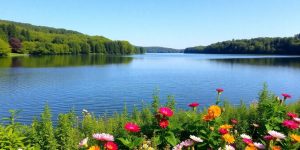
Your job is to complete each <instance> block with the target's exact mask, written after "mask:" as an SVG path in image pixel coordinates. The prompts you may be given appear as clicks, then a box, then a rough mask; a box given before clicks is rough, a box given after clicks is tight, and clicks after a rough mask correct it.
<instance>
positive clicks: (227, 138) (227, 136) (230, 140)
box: [222, 133, 235, 144]
mask: <svg viewBox="0 0 300 150" xmlns="http://www.w3.org/2000/svg"><path fill="white" fill-rule="evenodd" d="M222 137H223V139H224V141H225V142H227V143H229V144H232V143H234V141H235V139H234V137H233V136H232V135H230V134H228V133H227V134H224V135H222Z"/></svg>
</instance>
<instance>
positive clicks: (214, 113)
mask: <svg viewBox="0 0 300 150" xmlns="http://www.w3.org/2000/svg"><path fill="white" fill-rule="evenodd" d="M208 114H210V115H212V116H214V118H217V117H219V116H220V115H221V108H220V107H219V106H217V105H212V106H210V107H209V108H208Z"/></svg>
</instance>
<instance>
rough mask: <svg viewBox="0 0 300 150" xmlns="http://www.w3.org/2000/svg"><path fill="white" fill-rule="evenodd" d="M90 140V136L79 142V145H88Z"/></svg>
mask: <svg viewBox="0 0 300 150" xmlns="http://www.w3.org/2000/svg"><path fill="white" fill-rule="evenodd" d="M88 140H89V138H88V137H87V138H84V139H83V140H81V141H80V143H79V147H88V145H87V142H88Z"/></svg>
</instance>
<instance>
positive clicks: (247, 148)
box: [245, 146, 258, 150]
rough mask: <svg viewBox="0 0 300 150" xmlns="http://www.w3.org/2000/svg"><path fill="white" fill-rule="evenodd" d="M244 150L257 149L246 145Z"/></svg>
mask: <svg viewBox="0 0 300 150" xmlns="http://www.w3.org/2000/svg"><path fill="white" fill-rule="evenodd" d="M245 150H258V149H257V148H256V147H255V146H247V147H246V148H245Z"/></svg>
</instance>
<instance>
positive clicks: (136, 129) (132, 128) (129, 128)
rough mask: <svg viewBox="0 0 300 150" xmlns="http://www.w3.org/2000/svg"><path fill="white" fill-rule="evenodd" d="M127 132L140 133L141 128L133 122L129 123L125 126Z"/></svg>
mask: <svg viewBox="0 0 300 150" xmlns="http://www.w3.org/2000/svg"><path fill="white" fill-rule="evenodd" d="M124 128H125V130H127V131H129V132H139V131H140V127H139V126H138V125H137V124H135V123H132V122H128V123H126V124H125V126H124Z"/></svg>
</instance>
